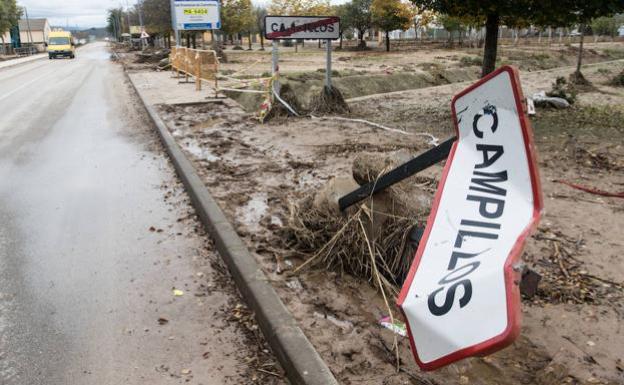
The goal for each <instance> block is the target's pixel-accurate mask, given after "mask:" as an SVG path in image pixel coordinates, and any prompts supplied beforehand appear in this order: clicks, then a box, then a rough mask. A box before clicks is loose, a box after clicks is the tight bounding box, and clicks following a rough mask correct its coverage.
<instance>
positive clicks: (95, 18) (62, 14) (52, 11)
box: [17, 0, 345, 29]
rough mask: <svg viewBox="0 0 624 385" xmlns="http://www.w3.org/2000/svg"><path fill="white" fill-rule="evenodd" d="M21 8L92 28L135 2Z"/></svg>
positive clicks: (86, 0) (35, 0) (47, 2)
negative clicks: (113, 11)
mask: <svg viewBox="0 0 624 385" xmlns="http://www.w3.org/2000/svg"><path fill="white" fill-rule="evenodd" d="M17 2H18V4H19V5H20V6H23V7H26V9H27V10H28V16H29V17H31V18H39V17H45V18H47V19H48V20H49V21H50V24H51V25H52V26H59V27H65V26H67V25H69V26H70V27H79V28H81V29H87V28H91V27H104V26H106V10H107V9H109V8H115V7H119V6H120V5H121V6H124V7H125V6H126V4H127V3H128V4H130V5H132V4H133V3H134V2H135V1H134V0H127V1H126V0H18V1H17ZM269 2H270V0H256V1H254V3H257V4H267V3H269ZM344 2H345V0H332V3H333V4H339V3H344Z"/></svg>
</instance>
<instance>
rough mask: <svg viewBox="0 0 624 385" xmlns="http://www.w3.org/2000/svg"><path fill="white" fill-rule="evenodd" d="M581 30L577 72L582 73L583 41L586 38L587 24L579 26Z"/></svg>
mask: <svg viewBox="0 0 624 385" xmlns="http://www.w3.org/2000/svg"><path fill="white" fill-rule="evenodd" d="M579 32H580V33H581V42H580V44H579V51H578V62H577V63H576V73H577V74H580V73H581V66H582V65H583V43H584V40H585V25H583V24H581V25H580V26H579Z"/></svg>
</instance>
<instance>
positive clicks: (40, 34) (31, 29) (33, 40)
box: [0, 19, 52, 52]
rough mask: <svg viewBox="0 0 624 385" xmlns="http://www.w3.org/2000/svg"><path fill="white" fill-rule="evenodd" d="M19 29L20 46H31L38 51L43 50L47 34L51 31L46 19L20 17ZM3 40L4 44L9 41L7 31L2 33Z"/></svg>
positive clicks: (9, 36)
mask: <svg viewBox="0 0 624 385" xmlns="http://www.w3.org/2000/svg"><path fill="white" fill-rule="evenodd" d="M19 30H20V40H21V43H22V47H29V46H33V47H35V48H37V50H38V51H41V52H43V51H45V43H47V41H48V36H49V35H50V32H51V31H52V29H51V28H50V23H49V22H48V19H28V20H26V19H21V20H20V21H19ZM4 42H5V44H10V43H11V35H10V33H9V32H5V34H4ZM0 43H1V42H0Z"/></svg>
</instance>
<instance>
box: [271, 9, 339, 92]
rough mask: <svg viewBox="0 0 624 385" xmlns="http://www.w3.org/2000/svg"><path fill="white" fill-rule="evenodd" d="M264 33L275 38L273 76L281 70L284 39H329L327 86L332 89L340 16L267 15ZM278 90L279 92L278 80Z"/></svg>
mask: <svg viewBox="0 0 624 385" xmlns="http://www.w3.org/2000/svg"><path fill="white" fill-rule="evenodd" d="M264 35H265V37H266V38H267V39H268V40H273V68H272V72H273V76H275V74H276V73H278V72H279V63H278V59H279V57H278V55H279V53H278V50H279V40H282V39H319V40H326V41H327V67H326V74H325V86H326V87H328V89H331V86H332V81H331V71H332V70H331V50H332V45H331V41H332V40H336V39H339V38H340V18H339V17H336V16H266V17H265V18H264ZM274 81H275V82H276V83H275V85H276V91H277V92H278V94H279V83H278V80H277V79H276V80H274Z"/></svg>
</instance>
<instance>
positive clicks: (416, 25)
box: [414, 18, 418, 41]
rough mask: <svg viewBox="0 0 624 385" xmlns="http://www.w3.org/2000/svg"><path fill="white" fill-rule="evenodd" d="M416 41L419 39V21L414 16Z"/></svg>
mask: <svg viewBox="0 0 624 385" xmlns="http://www.w3.org/2000/svg"><path fill="white" fill-rule="evenodd" d="M414 41H418V22H417V21H416V18H414Z"/></svg>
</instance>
